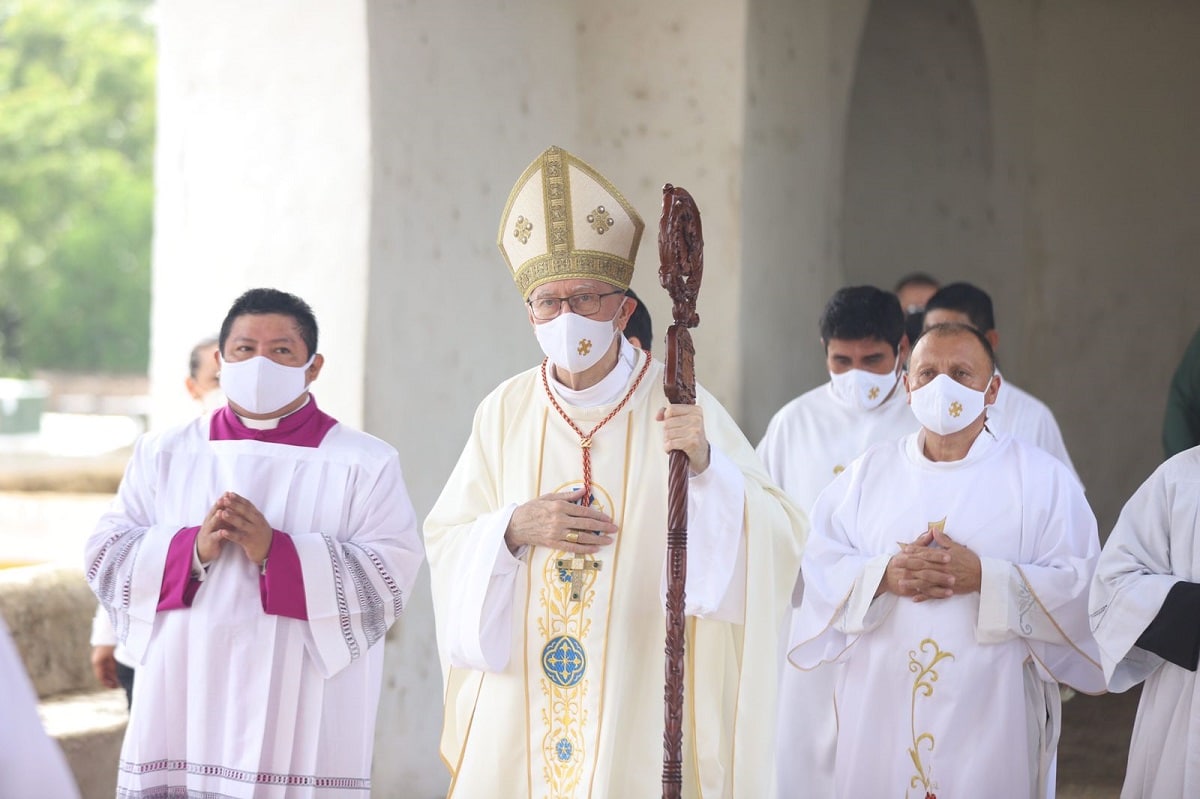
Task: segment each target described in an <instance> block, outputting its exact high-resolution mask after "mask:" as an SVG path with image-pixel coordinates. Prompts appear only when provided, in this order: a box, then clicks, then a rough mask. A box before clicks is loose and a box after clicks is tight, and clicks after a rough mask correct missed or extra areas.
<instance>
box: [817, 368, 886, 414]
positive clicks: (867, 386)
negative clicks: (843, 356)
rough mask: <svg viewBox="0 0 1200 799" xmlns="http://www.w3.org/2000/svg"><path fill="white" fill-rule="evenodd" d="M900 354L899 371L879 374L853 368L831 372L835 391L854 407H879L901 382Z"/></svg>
mask: <svg viewBox="0 0 1200 799" xmlns="http://www.w3.org/2000/svg"><path fill="white" fill-rule="evenodd" d="M899 360H900V356H899V355H898V354H897V356H896V361H897V364H896V365H897V371H895V372H888V373H887V374H882V375H877V374H875V373H874V372H868V371H866V370H865V369H851V370H849V371H846V372H842V373H841V374H834V373H833V372H830V373H829V381H830V383H831V384H832V386H833V393H834V394H835V395H836V396H837V397H838V398H839V399H840V400H841V401H842V402H844V403H846V404H847V405H849V406H850V407H852V408H858V409H859V410H863V411H869V410H874V409H875V408H878V407H879V406H880V405H882V404H883V401H884V400H885V399H887V398H888V395H889V394H891V393H892V389H894V388H895V387H896V383H898V382H900V372H899Z"/></svg>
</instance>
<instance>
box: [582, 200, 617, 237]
mask: <svg viewBox="0 0 1200 799" xmlns="http://www.w3.org/2000/svg"><path fill="white" fill-rule="evenodd" d="M587 221H588V224H589V225H591V226H592V230H594V231H596V232H597V233H599V234H600V235H601V236H603V235H604V233H605V231H607V230H608V229H609V228H611V227H612V226H613V225H615V224H616V222H614V221H613V218H612V217H611V216H609V215H608V211H605V210H604V206H603V205H600V206H597V207H596V210H595V211H592V212H591V213H590V214H588V215H587Z"/></svg>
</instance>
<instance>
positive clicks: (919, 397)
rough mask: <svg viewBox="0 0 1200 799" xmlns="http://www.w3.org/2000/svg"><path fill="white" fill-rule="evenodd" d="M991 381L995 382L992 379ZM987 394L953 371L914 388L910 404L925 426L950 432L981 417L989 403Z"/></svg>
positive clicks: (943, 433) (933, 429) (942, 431)
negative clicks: (955, 374)
mask: <svg viewBox="0 0 1200 799" xmlns="http://www.w3.org/2000/svg"><path fill="white" fill-rule="evenodd" d="M910 379H911V378H910ZM988 385H989V386H991V381H990V380H989V381H988ZM986 395H987V390H986V389H985V390H984V391H976V390H975V389H973V388H971V387H970V386H964V385H963V384H962V383H959V382H958V381H957V380H955V379H954V378H952V377H950V375H946V374H941V375H938V376H937V377H935V378H933V379H932V380H930V381H929V382H928V383H926V384H925V385H923V386H921V387H920V388H918V389H914V390H913V391H912V392H911V393H910V394H909V404H910V405H911V406H912V412H913V415H914V416H916V417H917V421H918V422H920V423H921V426H922V427H924V428H925V429H926V430H929V431H930V432H933V433H937V434H938V435H940V436H948V435H950V434H951V433H957V432H958V431H959V430H962V429H963V428H964V427H966V426H967V425H969V424H971V422H973V421H975V420H976V419H978V418H979V414H981V413H983V409H984V408H985V407H986V402H985V399H986Z"/></svg>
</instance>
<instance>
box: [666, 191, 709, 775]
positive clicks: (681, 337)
mask: <svg viewBox="0 0 1200 799" xmlns="http://www.w3.org/2000/svg"><path fill="white" fill-rule="evenodd" d="M658 257H659V264H660V265H659V268H658V279H659V282H660V283H662V286H663V288H665V289H666V290H667V293H668V294H670V295H671V300H672V301H673V302H674V307H673V308H672V316H673V317H674V319H675V323H674V324H673V325H671V326H670V327H669V328H668V329H667V354H666V359H665V365H666V371H665V373H664V375H663V389H664V391H665V392H666V395H667V399H668V400H670V401H671V402H672V403H674V404H684V405H694V404H695V402H696V372H695V358H696V348H695V347H694V346H693V345H692V334H691V333H690V332H688V328H690V327H695V326H696V325H698V324H700V317H699V315H697V313H696V295H697V294H699V293H700V277H701V275H702V273H703V272H704V237H703V235H701V232H700V210H699V209H698V208H696V203H695V202H694V201H693V200H692V195H690V194H688V193H687V191H686V190H684V189H680V188H676V187H674V186H672V185H671V184H670V183H668V184H667V185H666V186H663V210H662V218H661V220H660V221H659V228H658ZM687 480H688V456H687V455H686V454H685V453H684V452H683V451H682V450H672V451H671V454H670V472H669V476H668V478H667V481H668V482H667V489H668V495H667V644H666V654H667V659H666V697H665V699H666V703H665V704H666V713H665V715H666V727H665V729H664V731H663V779H662V787H663V799H678V797H679V796H680V792H681V789H682V786H683V647H684V617H683V607H684V593H683V586H684V582H685V580H686V578H687V490H688V484H687Z"/></svg>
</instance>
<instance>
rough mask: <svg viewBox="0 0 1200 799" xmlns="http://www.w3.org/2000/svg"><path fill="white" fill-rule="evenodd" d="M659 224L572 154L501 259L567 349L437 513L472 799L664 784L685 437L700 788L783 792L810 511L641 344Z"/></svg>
mask: <svg viewBox="0 0 1200 799" xmlns="http://www.w3.org/2000/svg"><path fill="white" fill-rule="evenodd" d="M641 232H642V221H641V219H640V217H638V215H637V213H636V212H635V211H634V210H633V208H632V207H631V206H630V205H629V204H628V202H627V201H626V200H625V199H624V198H623V197H622V196H621V195H620V193H619V192H617V190H616V189H615V188H614V187H613V186H612V185H611V184H610V183H609V182H608V181H607V180H606V179H604V178H603V177H602V176H601V175H600V174H599V173H598V172H596V171H595V170H594V169H593V168H592V167H590V166H589V165H587V164H586V163H584V162H583V161H581V160H580V159H578V158H576V157H575V156H573V155H571V154H570V153H567V152H565V151H563V150H561V149H559V148H557V147H552V148H550V149H548V150H546V151H545V152H543V153H542V155H541V156H539V157H538V159H537V160H535V161H534V163H533V164H532V165H531V166H530V167H529V169H527V170H526V172H525V174H524V175H523V176H522V177H521V179H520V180H519V181H518V183H517V186H516V188H515V189H514V190H513V193H512V195H511V197H510V199H509V203H508V206H507V208H506V209H505V211H504V214H503V217H502V222H501V229H500V242H499V243H500V248H501V251H502V253H503V255H504V257H505V259H506V261H507V262H508V264H509V266H510V268H511V269H512V271H513V277H514V279H515V281H516V283H517V286H518V288H519V289H520V290H521V293H522V295H523V297H524V299H525V300H526V302H527V313H528V316H529V319H530V322H531V323H532V325H533V329H534V333H535V335H536V337H537V339H538V342H539V344H540V345H541V346H542V349H543V351H544V352H545V353H546V359H545V360H544V361H543V362H542V364H541V365H540V366H538V367H535V368H533V369H530V370H529V371H526V372H524V373H522V374H519V375H517V376H515V377H513V378H511V379H509V380H507V381H505V382H504V383H502V384H501V385H500V386H499V387H498V388H496V389H495V390H494V391H493V392H492V393H491V394H490V395H488V397H486V398H485V399H484V401H483V402H482V404H481V405H480V406H479V408H478V409H477V411H476V413H475V420H474V424H473V426H472V429H471V433H470V437H469V439H468V441H467V444H466V447H465V448H464V450H463V453H462V455H461V457H460V459H459V461H458V464H457V466H456V467H455V469H454V472H453V474H452V475H451V476H450V479H449V482H448V483H447V485H446V487H445V488H444V490H443V491H442V494H441V497H440V498H439V499H438V501H437V503H436V505H435V507H434V508H433V511H432V512H431V513H430V515H429V517H428V519H427V520H426V522H425V537H426V544H427V547H428V550H429V562H430V570H431V575H432V584H433V594H434V610H435V613H436V616H437V630H438V645H439V651H440V654H441V657H442V667H443V673H444V676H445V682H446V708H445V720H444V727H443V735H442V745H441V752H442V757H443V758H444V760H445V763H446V766H447V768H448V769H449V770H450V772H451V785H450V792H449V796H450V797H453V798H454V799H481V798H485V797H497V799H499V798H500V797H503V799H543V797H553V799H585V797H593V798H594V799H603V798H604V797H644V796H653V795H656V794H658V793H659V792H660V790H661V784H662V752H663V684H664V668H665V664H664V654H663V645H664V638H665V614H664V610H663V590H664V581H665V573H664V564H665V555H666V530H667V464H668V455H667V450H670V449H679V450H682V451H684V452H686V453H687V454H688V456H689V458H690V460H691V468H692V472H693V473H692V476H691V477H690V481H689V487H688V519H689V528H688V563H687V588H686V590H687V609H686V612H687V614H688V615H689V616H690V618H689V619H688V624H687V639H686V647H687V663H686V672H685V674H686V689H685V694H686V695H685V702H684V706H685V719H684V735H683V737H684V740H683V750H684V751H683V755H684V758H683V770H682V771H683V795H684V796H685V797H689V798H693V797H701V796H703V797H726V798H729V799H732V798H735V797H744V798H745V799H751V798H753V799H761V797H764V796H767V795H768V794H769V791H770V782H771V778H772V774H771V769H770V763H771V752H772V732H773V719H774V712H775V687H776V679H777V674H778V661H777V659H776V657H775V653H776V651H777V647H778V643H777V642H778V632H779V629H780V625H781V624H782V622H783V619H784V613H785V612H786V610H787V607H788V595H789V593H790V591H791V588H792V584H793V582H794V580H795V574H796V569H797V567H798V563H799V554H800V548H801V546H802V544H803V540H804V536H805V533H806V525H805V523H804V518H803V516H802V514H800V513H799V512H798V511H797V510H796V509H795V508H794V506H793V505H792V504H791V503H790V502H789V501H788V500H787V499H786V498H785V497H784V496H783V495H782V492H780V491H779V490H778V489H777V488H775V487H774V485H773V484H772V483H771V482H770V479H769V478H768V477H767V475H766V473H765V472H764V471H763V469H762V466H761V465H760V464H759V462H758V459H757V458H756V457H755V455H754V450H753V449H752V448H751V446H750V445H749V443H748V442H747V441H746V440H745V438H744V437H743V436H742V434H741V432H740V431H739V430H738V428H737V426H736V425H735V424H734V422H733V420H732V419H730V417H729V416H728V414H727V413H725V411H724V409H723V408H722V407H721V406H720V404H719V403H717V402H716V401H715V400H714V399H713V398H712V397H711V396H710V395H709V394H708V393H706V392H705V391H704V390H703V389H702V388H701V389H698V391H697V405H695V406H686V405H679V406H673V405H670V404H668V402H667V399H666V397H665V395H664V392H663V388H662V382H663V365H662V364H661V363H660V362H658V361H654V360H652V359H651V358H650V356H649V353H647V352H644V351H641V350H636V349H634V348H633V347H632V346H630V345H629V343H628V342H627V341H626V340H625V338H624V337H623V336H622V335H621V330H622V329H623V328H624V326H625V323H626V322H627V321H628V318H629V315H630V313H631V312H632V310H633V301H632V300H630V299H629V298H627V297H625V296H624V290H625V289H626V288H627V287H628V285H629V280H630V277H631V276H632V272H633V264H634V257H635V254H636V251H637V245H638V241H639V239H640V236H641Z"/></svg>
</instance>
